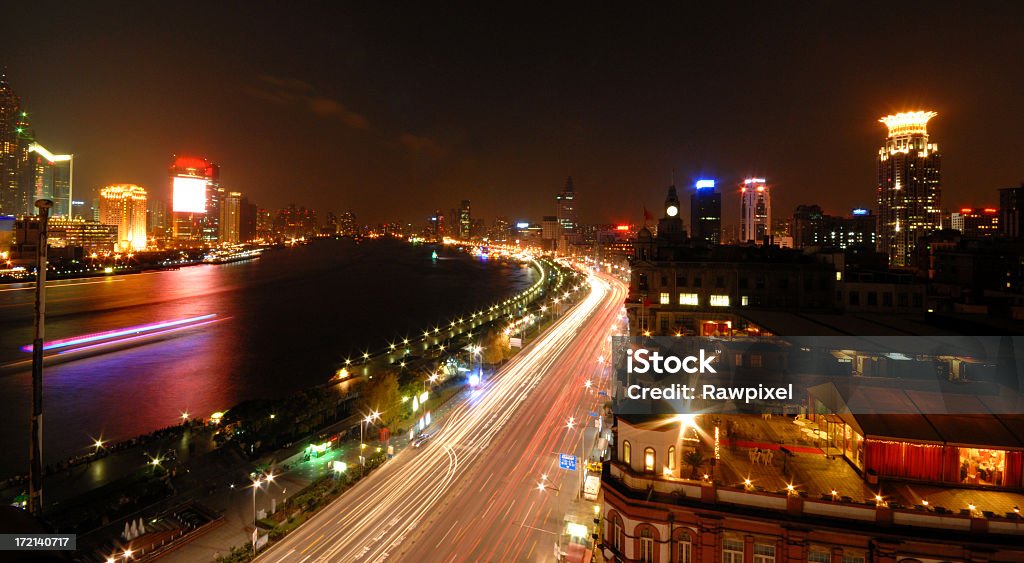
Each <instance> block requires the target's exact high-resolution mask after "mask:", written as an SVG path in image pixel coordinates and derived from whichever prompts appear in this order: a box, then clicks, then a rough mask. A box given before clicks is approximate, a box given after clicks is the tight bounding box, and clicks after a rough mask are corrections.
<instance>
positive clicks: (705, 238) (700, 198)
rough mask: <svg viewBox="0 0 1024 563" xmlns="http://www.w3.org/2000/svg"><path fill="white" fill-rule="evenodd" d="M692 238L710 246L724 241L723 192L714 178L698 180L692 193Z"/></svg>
mask: <svg viewBox="0 0 1024 563" xmlns="http://www.w3.org/2000/svg"><path fill="white" fill-rule="evenodd" d="M690 238H691V239H693V240H694V241H696V242H699V243H703V244H706V245H709V246H715V245H718V244H721V242H722V194H721V193H720V192H719V191H718V190H717V189H716V188H715V181H714V180H697V184H696V186H695V189H694V192H693V193H692V194H690Z"/></svg>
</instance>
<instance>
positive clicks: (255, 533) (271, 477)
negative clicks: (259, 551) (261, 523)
mask: <svg viewBox="0 0 1024 563" xmlns="http://www.w3.org/2000/svg"><path fill="white" fill-rule="evenodd" d="M263 478H264V477H263V476H262V475H261V476H259V477H257V478H256V480H255V481H253V482H252V554H253V555H254V556H255V555H256V540H257V539H258V538H259V528H257V527H256V491H257V490H259V488H260V485H261V484H263ZM266 480H267V489H268V490H269V489H270V484H271V483H273V482H274V474H273V473H268V474H267V475H266Z"/></svg>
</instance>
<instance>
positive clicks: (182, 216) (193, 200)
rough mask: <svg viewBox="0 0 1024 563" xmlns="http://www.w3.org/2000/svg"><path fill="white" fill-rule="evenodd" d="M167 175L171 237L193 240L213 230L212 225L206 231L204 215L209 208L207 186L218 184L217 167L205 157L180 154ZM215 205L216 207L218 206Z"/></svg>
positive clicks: (214, 231)
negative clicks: (168, 181) (169, 195)
mask: <svg viewBox="0 0 1024 563" xmlns="http://www.w3.org/2000/svg"><path fill="white" fill-rule="evenodd" d="M170 176H171V194H172V198H171V199H172V204H171V207H172V212H173V214H174V218H173V227H172V237H173V238H174V240H175V241H176V242H178V243H179V244H195V243H198V242H200V241H202V240H204V239H207V237H209V236H212V235H213V234H214V233H216V229H215V228H214V230H212V231H209V232H208V231H207V229H209V228H210V222H209V221H208V220H207V218H206V216H207V215H208V212H209V211H211V209H210V207H211V206H210V201H209V199H210V195H211V193H210V186H211V184H213V185H214V186H215V187H217V186H219V185H218V184H217V182H219V180H220V167H218V166H217V165H216V164H214V163H212V162H210V161H209V160H206V159H205V158H198V157H194V156H179V157H176V158H175V159H174V162H173V163H172V164H171V167H170ZM216 209H217V211H219V206H217V208H216ZM217 220H218V222H219V217H218V218H217ZM214 240H216V237H214Z"/></svg>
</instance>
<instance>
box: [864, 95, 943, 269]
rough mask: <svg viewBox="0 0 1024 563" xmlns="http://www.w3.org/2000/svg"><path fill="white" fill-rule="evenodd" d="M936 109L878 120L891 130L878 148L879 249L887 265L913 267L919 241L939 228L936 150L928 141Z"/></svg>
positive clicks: (937, 151) (937, 161) (939, 213)
mask: <svg viewBox="0 0 1024 563" xmlns="http://www.w3.org/2000/svg"><path fill="white" fill-rule="evenodd" d="M935 115H937V114H936V113H935V112H934V111H914V112H907V113H898V114H896V115H888V116H885V117H883V118H881V119H879V121H880V122H882V123H884V124H885V126H886V127H887V128H888V130H889V134H888V136H887V137H886V139H885V144H884V145H883V146H882V147H880V148H879V149H878V238H877V244H878V250H879V252H883V253H886V254H888V255H889V265H890V266H894V267H905V266H912V265H913V261H914V254H915V251H916V249H917V246H918V242H919V241H920V240H921V239H922V238H924V237H925V236H927V235H928V234H929V233H931V232H932V231H935V230H938V229H939V228H940V222H941V211H940V207H939V205H940V193H941V192H940V186H939V184H940V174H939V147H938V145H936V144H934V143H929V142H928V129H927V126H928V120H929V119H931V118H933V117H935Z"/></svg>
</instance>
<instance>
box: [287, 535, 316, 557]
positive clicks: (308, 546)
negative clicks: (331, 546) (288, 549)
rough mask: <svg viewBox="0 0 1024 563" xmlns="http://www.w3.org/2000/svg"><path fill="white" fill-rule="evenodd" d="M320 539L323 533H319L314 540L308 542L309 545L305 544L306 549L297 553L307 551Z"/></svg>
mask: <svg viewBox="0 0 1024 563" xmlns="http://www.w3.org/2000/svg"><path fill="white" fill-rule="evenodd" d="M322 539H324V535H323V534H320V537H318V538H317V539H315V540H313V541H311V542H309V545H307V546H306V549H303V550H302V551H300V552H299V554H303V553H306V552H307V551H309V550H310V548H312V547H313V546H314V545H316V542H318V541H320V540H322ZM293 551H294V550H293Z"/></svg>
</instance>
